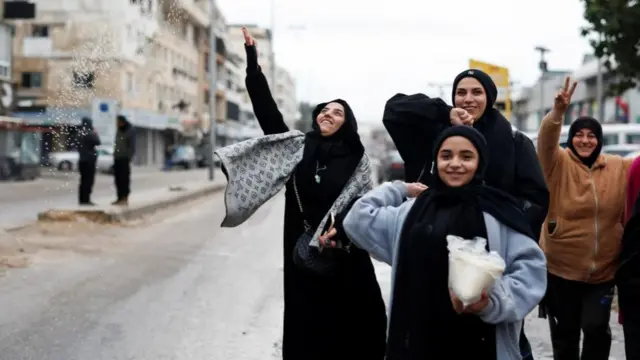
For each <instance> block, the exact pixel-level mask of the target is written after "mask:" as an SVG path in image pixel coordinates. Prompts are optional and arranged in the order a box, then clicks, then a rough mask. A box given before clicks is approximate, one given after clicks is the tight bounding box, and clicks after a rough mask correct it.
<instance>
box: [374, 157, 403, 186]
mask: <svg viewBox="0 0 640 360" xmlns="http://www.w3.org/2000/svg"><path fill="white" fill-rule="evenodd" d="M393 180H404V161H403V160H402V157H401V156H400V153H399V152H398V151H397V150H392V151H390V152H388V153H387V155H386V156H385V157H383V158H382V159H380V166H379V167H378V182H379V183H382V182H385V181H393Z"/></svg>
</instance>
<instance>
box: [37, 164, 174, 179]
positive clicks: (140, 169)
mask: <svg viewBox="0 0 640 360" xmlns="http://www.w3.org/2000/svg"><path fill="white" fill-rule="evenodd" d="M153 172H158V173H159V172H162V166H161V165H149V166H132V167H131V173H132V174H148V173H153ZM40 176H41V177H42V178H43V179H55V180H72V179H77V178H78V172H77V171H60V170H57V169H54V168H51V167H45V166H43V167H42V168H41V170H40ZM96 177H109V178H111V177H113V175H111V174H107V173H101V172H97V173H96Z"/></svg>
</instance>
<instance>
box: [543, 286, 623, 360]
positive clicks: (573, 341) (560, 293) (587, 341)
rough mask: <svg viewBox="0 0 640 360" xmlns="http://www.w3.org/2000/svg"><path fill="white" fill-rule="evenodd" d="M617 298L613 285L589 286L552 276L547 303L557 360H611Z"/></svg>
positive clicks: (554, 355)
mask: <svg viewBox="0 0 640 360" xmlns="http://www.w3.org/2000/svg"><path fill="white" fill-rule="evenodd" d="M613 294H614V283H613V282H608V283H603V284H587V283H583V282H579V281H570V280H565V279H562V278H560V277H558V276H554V275H551V274H549V276H548V286H547V298H546V303H547V309H548V319H549V327H550V330H551V343H552V345H553V358H554V360H608V359H609V353H610V351H611V328H610V327H609V320H610V318H611V302H612V300H613ZM580 331H582V332H583V333H584V340H583V343H582V355H580Z"/></svg>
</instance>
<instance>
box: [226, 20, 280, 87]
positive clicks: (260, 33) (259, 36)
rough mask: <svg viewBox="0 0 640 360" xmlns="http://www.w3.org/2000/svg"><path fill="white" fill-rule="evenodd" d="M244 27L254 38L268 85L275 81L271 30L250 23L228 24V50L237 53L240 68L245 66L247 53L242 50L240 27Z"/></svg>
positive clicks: (242, 40) (259, 61)
mask: <svg viewBox="0 0 640 360" xmlns="http://www.w3.org/2000/svg"><path fill="white" fill-rule="evenodd" d="M243 26H244V27H246V28H247V30H248V31H249V34H251V36H253V38H254V39H255V40H256V43H257V48H258V63H259V64H260V67H261V68H262V72H263V73H264V75H265V77H266V78H267V82H268V83H269V86H271V85H272V84H274V83H275V72H276V71H275V69H276V66H275V62H274V60H275V58H274V52H273V38H272V33H271V30H269V29H265V28H261V27H258V26H256V25H251V24H236V25H229V28H228V33H227V43H228V46H229V52H231V53H234V54H236V55H238V56H239V57H240V59H241V61H242V62H241V64H240V66H241V67H242V68H246V67H247V62H246V61H247V55H246V52H245V50H244V35H243V34H242V27H243Z"/></svg>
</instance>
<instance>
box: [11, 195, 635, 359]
mask: <svg viewBox="0 0 640 360" xmlns="http://www.w3.org/2000/svg"><path fill="white" fill-rule="evenodd" d="M282 200H283V198H282V197H281V196H278V197H276V198H274V199H273V200H272V201H271V202H270V203H268V204H267V205H265V206H264V207H263V208H262V209H261V210H259V211H258V212H257V213H256V214H255V215H254V216H253V217H252V218H251V219H250V220H249V221H248V222H247V223H246V224H244V225H242V226H240V227H239V228H235V229H220V228H219V227H218V224H220V222H221V220H222V216H223V206H222V197H221V194H217V195H214V196H213V197H212V198H210V199H207V200H204V201H201V202H198V203H193V204H188V205H186V206H184V207H182V208H179V209H176V210H175V211H172V212H171V213H172V214H173V215H171V216H167V215H166V214H165V215H162V214H160V215H157V216H156V219H154V220H152V221H153V224H152V225H149V226H144V227H133V228H128V229H114V228H109V229H108V230H104V231H101V232H99V233H98V234H96V235H95V236H93V238H92V239H91V240H90V241H89V240H86V239H85V240H84V241H85V242H87V244H93V246H95V247H97V248H99V249H100V250H99V251H98V250H96V249H95V248H94V249H93V251H89V249H88V248H86V247H78V249H79V248H82V249H84V251H83V254H84V255H83V254H74V253H50V254H48V255H41V256H39V257H36V258H35V260H36V261H35V263H34V264H33V265H32V266H30V267H29V268H27V269H11V270H10V271H8V272H7V274H6V275H5V276H4V277H0V288H1V289H3V291H2V293H3V295H2V296H1V297H0V309H2V311H1V312H0V349H1V352H0V354H2V355H1V356H0V358H2V359H3V360H5V359H6V360H87V359H92V360H107V359H108V360H131V359H140V360H147V359H154V360H156V359H157V360H164V359H166V360H169V359H171V360H173V359H175V360H183V359H198V360H202V359H212V360H223V359H233V360H268V359H278V358H279V357H278V354H279V341H280V335H281V320H282V319H281V313H282V298H281V294H282V270H281V256H282V254H281V246H280V237H281V234H282V229H281V226H282V212H283V201H282ZM77 236H78V238H83V235H82V234H78V235H77ZM102 244H105V245H102ZM87 246H89V245H87ZM378 271H379V279H380V282H381V285H382V286H383V288H384V289H385V293H386V294H387V295H388V292H389V270H388V267H387V266H385V265H379V266H378ZM528 329H529V331H528V332H529V335H530V336H531V337H532V342H533V345H534V347H535V351H536V355H537V356H538V357H537V358H538V359H551V357H549V355H550V348H549V345H548V335H547V327H546V324H545V323H544V322H540V321H537V320H535V319H533V320H531V321H529V322H528ZM614 336H615V337H616V342H615V343H614V349H613V354H614V355H613V356H612V359H617V360H622V359H624V356H623V353H622V348H621V343H620V339H621V335H620V333H619V331H618V330H617V328H616V331H615V334H614Z"/></svg>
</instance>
